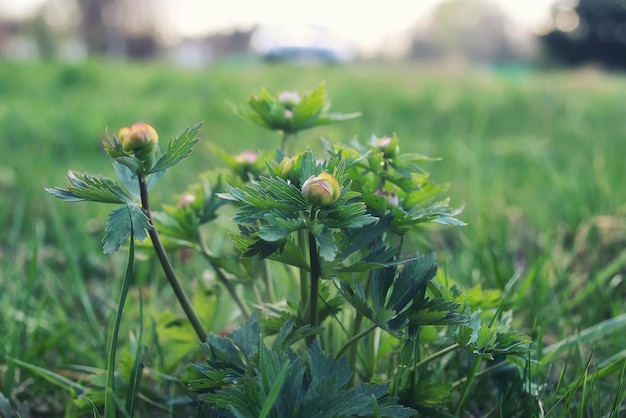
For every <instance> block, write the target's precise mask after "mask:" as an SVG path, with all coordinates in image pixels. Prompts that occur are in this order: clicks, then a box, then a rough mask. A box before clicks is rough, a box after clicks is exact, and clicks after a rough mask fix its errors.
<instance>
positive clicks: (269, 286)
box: [261, 260, 276, 303]
mask: <svg viewBox="0 0 626 418" xmlns="http://www.w3.org/2000/svg"><path fill="white" fill-rule="evenodd" d="M261 262H262V263H263V270H262V271H261V274H262V275H263V282H264V283H265V288H266V290H267V297H268V298H269V300H270V302H271V303H274V302H276V292H275V291H274V282H273V281H272V279H271V278H270V275H269V272H268V266H267V263H268V260H261Z"/></svg>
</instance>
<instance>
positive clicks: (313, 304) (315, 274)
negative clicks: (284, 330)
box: [309, 232, 321, 328]
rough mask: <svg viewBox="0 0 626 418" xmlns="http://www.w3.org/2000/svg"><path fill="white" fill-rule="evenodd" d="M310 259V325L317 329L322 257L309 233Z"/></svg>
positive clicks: (312, 236)
mask: <svg viewBox="0 0 626 418" xmlns="http://www.w3.org/2000/svg"><path fill="white" fill-rule="evenodd" d="M309 259H310V263H311V293H310V299H309V300H310V303H309V323H310V324H311V327H313V328H315V327H317V325H318V324H317V299H318V297H319V285H320V276H321V269H320V256H319V252H318V251H317V242H315V236H314V235H313V233H311V232H309Z"/></svg>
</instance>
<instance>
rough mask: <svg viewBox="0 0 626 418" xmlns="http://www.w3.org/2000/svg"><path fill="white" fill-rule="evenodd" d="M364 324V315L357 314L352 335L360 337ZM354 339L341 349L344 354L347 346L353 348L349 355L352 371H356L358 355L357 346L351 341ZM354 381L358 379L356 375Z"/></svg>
mask: <svg viewBox="0 0 626 418" xmlns="http://www.w3.org/2000/svg"><path fill="white" fill-rule="evenodd" d="M362 323H363V315H361V314H360V313H358V312H357V314H356V317H355V318H354V321H353V322H352V335H353V336H358V335H359V330H360V329H361V324H362ZM352 338H354V337H351V338H350V339H349V340H348V341H347V342H346V344H344V346H343V347H341V349H340V351H339V352H340V353H342V354H343V352H342V351H345V348H344V347H345V346H346V345H348V344H349V346H351V349H350V352H349V353H348V364H349V365H350V370H355V365H356V364H355V363H356V355H357V346H356V345H354V344H353V342H352V341H351V340H352ZM337 358H339V356H337ZM352 378H353V379H356V373H354V374H353V376H352Z"/></svg>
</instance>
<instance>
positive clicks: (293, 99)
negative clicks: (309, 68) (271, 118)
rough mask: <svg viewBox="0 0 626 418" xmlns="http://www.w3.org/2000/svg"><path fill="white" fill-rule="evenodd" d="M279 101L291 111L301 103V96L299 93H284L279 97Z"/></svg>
mask: <svg viewBox="0 0 626 418" xmlns="http://www.w3.org/2000/svg"><path fill="white" fill-rule="evenodd" d="M278 101H279V103H280V104H282V105H283V106H285V109H289V110H291V109H293V108H294V107H295V106H296V105H297V104H298V103H300V95H299V94H298V92H297V91H283V92H281V93H280V94H279V95H278Z"/></svg>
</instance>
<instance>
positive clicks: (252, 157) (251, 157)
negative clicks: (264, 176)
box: [235, 151, 259, 167]
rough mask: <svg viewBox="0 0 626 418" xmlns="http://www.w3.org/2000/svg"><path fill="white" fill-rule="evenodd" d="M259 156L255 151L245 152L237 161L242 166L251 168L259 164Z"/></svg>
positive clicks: (236, 158) (237, 157)
mask: <svg viewBox="0 0 626 418" xmlns="http://www.w3.org/2000/svg"><path fill="white" fill-rule="evenodd" d="M258 159H259V156H258V154H257V153H256V152H254V151H244V152H242V153H240V154H239V155H237V156H236V157H235V161H237V163H238V164H240V165H242V166H246V167H249V166H251V165H253V164H254V163H256V162H257V160H258Z"/></svg>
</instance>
